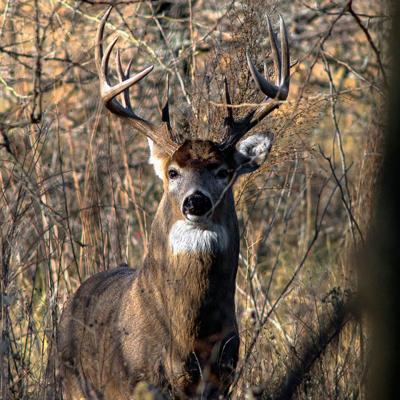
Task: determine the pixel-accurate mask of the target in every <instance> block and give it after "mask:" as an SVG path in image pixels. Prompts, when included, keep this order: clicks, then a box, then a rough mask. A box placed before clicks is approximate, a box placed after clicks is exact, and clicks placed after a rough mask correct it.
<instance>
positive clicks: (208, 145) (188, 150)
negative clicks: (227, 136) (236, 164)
mask: <svg viewBox="0 0 400 400" xmlns="http://www.w3.org/2000/svg"><path fill="white" fill-rule="evenodd" d="M171 161H172V162H176V163H177V164H178V166H179V167H181V168H184V167H192V168H202V167H207V166H210V165H213V164H222V163H224V162H225V163H228V160H227V157H226V155H225V154H224V153H223V152H222V151H220V150H219V149H218V147H217V145H216V144H215V143H214V142H211V141H209V140H187V141H186V142H185V143H184V144H183V145H182V146H181V147H179V149H178V150H177V151H176V152H175V153H174V155H173V156H172V159H171Z"/></svg>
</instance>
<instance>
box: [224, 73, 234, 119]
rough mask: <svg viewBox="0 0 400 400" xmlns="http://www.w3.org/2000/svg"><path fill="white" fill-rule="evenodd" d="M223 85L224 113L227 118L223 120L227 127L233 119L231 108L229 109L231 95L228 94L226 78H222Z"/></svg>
mask: <svg viewBox="0 0 400 400" xmlns="http://www.w3.org/2000/svg"><path fill="white" fill-rule="evenodd" d="M224 85H225V101H226V113H227V117H226V118H225V125H228V126H229V125H232V123H233V122H234V119H233V111H232V107H230V106H231V105H232V101H231V95H230V93H229V86H228V80H227V79H226V76H225V78H224Z"/></svg>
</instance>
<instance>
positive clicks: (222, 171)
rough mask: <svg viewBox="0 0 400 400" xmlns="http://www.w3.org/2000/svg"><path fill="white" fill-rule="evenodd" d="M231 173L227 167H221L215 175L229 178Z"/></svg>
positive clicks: (219, 177)
mask: <svg viewBox="0 0 400 400" xmlns="http://www.w3.org/2000/svg"><path fill="white" fill-rule="evenodd" d="M228 175H229V172H228V170H227V169H226V168H221V169H220V170H219V171H218V172H217V174H216V175H215V176H216V177H217V179H225V178H227V177H228Z"/></svg>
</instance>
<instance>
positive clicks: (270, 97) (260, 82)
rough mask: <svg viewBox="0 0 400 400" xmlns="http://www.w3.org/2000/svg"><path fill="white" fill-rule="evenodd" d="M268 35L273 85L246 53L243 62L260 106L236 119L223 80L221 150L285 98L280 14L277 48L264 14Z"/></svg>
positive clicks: (286, 59) (286, 68)
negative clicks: (260, 96)
mask: <svg viewBox="0 0 400 400" xmlns="http://www.w3.org/2000/svg"><path fill="white" fill-rule="evenodd" d="M267 27H268V35H269V39H270V42H271V48H272V58H273V62H274V69H275V84H273V83H271V82H269V81H268V80H267V79H266V78H265V77H264V76H263V75H262V74H261V73H260V72H259V71H258V70H257V68H256V67H255V66H254V64H253V62H252V61H251V59H250V56H249V54H248V53H247V52H246V58H247V64H248V67H249V70H250V73H251V76H252V77H253V79H254V82H255V83H256V85H257V87H258V88H259V89H260V90H261V92H262V93H263V94H265V96H266V97H265V98H264V100H263V101H262V102H261V103H260V105H259V106H258V107H257V108H256V109H253V110H251V111H249V113H248V114H247V115H246V116H244V117H243V118H241V119H239V120H235V119H234V117H233V113H232V108H231V107H230V106H231V105H232V103H231V96H230V94H229V88H228V83H227V81H226V79H225V98H226V104H227V116H226V118H225V121H224V126H225V127H226V135H225V139H224V140H223V141H222V143H221V144H220V146H221V148H222V149H226V148H228V147H232V146H235V145H236V143H237V142H238V141H239V140H240V139H241V138H242V137H243V136H244V135H245V134H246V133H247V132H248V131H250V130H251V129H252V128H253V127H254V126H256V125H257V124H258V123H259V122H260V121H261V120H262V119H263V118H265V117H266V116H267V115H268V114H270V113H271V112H272V111H273V110H275V109H276V108H278V107H279V106H280V104H281V102H282V101H284V100H286V99H287V96H288V94H289V84H290V54H289V44H288V35H287V31H286V26H285V22H284V21H283V18H282V17H280V47H278V43H277V42H278V39H277V37H276V34H275V32H274V31H273V30H272V28H271V22H270V20H269V18H268V17H267Z"/></svg>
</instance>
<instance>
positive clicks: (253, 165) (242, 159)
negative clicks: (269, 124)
mask: <svg viewBox="0 0 400 400" xmlns="http://www.w3.org/2000/svg"><path fill="white" fill-rule="evenodd" d="M273 141H274V136H273V134H272V133H271V132H268V133H267V134H256V135H253V136H250V137H248V138H247V139H245V140H243V141H242V142H240V143H239V147H238V149H237V150H236V153H235V163H236V171H237V173H238V174H239V175H242V174H247V173H249V172H253V171H255V170H256V169H258V168H259V167H260V166H261V165H262V164H263V163H264V162H265V160H266V159H267V157H268V154H269V151H270V150H271V147H272V143H273Z"/></svg>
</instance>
